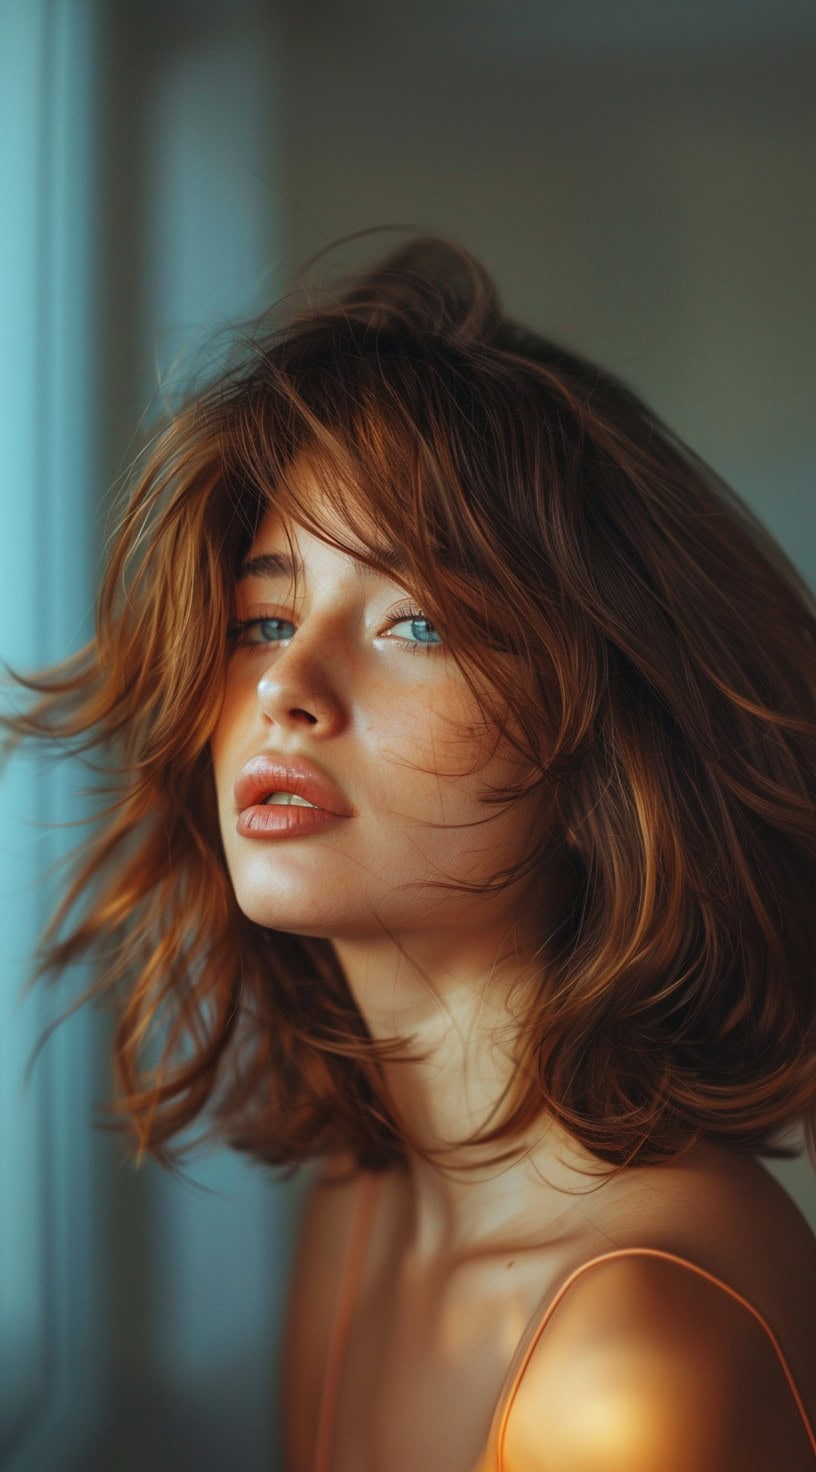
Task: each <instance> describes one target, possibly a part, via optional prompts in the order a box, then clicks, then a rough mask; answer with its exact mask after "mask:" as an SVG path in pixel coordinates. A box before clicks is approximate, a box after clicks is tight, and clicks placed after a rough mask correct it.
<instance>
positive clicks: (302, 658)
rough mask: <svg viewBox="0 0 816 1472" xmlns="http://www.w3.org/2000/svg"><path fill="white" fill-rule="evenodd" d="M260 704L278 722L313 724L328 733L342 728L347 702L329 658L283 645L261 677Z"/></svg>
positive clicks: (258, 688)
mask: <svg viewBox="0 0 816 1472" xmlns="http://www.w3.org/2000/svg"><path fill="white" fill-rule="evenodd" d="M334 665H335V670H336V669H337V668H338V666H337V662H336V661H334ZM257 690H258V705H259V707H260V709H261V712H262V713H263V715H265V716H266V717H267V718H268V719H269V720H270V721H273V722H274V723H275V724H276V725H278V726H282V727H286V726H289V725H294V726H309V727H311V728H319V729H320V730H321V731H325V732H326V734H331V733H333V732H335V731H338V730H340V729H342V726H343V725H344V723H345V720H346V713H345V704H344V702H343V701H342V699H341V698H340V696H339V693H338V690H337V685H336V681H332V679H331V678H330V675H329V670H328V668H327V666H326V663H325V661H319V660H318V659H317V658H314V657H313V658H307V656H306V655H305V653H304V646H303V645H301V647H300V650H296V649H295V648H294V647H291V641H290V645H289V646H285V647H282V648H281V649H279V650H278V651H277V652H276V653H275V656H274V659H273V660H272V661H271V662H270V664H269V665H268V666H267V668H266V669H265V670H264V672H263V674H262V675H261V677H260V679H259V680H258V686H257Z"/></svg>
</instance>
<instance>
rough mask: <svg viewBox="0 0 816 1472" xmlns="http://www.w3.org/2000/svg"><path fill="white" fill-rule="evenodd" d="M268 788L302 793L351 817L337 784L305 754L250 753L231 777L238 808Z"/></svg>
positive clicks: (320, 805) (328, 809) (329, 809)
mask: <svg viewBox="0 0 816 1472" xmlns="http://www.w3.org/2000/svg"><path fill="white" fill-rule="evenodd" d="M270 792H292V793H294V795H295V797H304V798H305V799H306V801H307V802H312V803H314V805H315V807H318V808H323V809H324V811H325V812H327V813H336V814H337V815H338V816H339V817H344V818H350V817H351V808H350V807H349V804H348V803H347V801H346V799H345V798H344V796H343V794H342V792H341V791H340V789H339V787H337V786H335V784H334V782H332V780H331V778H330V777H328V776H327V775H326V773H325V772H322V771H321V770H320V768H319V767H317V766H315V764H314V762H310V761H307V760H306V759H305V757H301V756H277V755H276V754H275V753H273V752H266V751H262V752H259V753H258V755H257V756H253V757H250V759H249V761H248V762H247V763H246V765H245V766H243V767H242V768H241V770H240V772H239V773H238V776H237V778H236V780H235V802H236V805H237V808H238V811H239V812H242V811H243V809H244V808H249V807H252V805H253V803H257V802H263V799H264V798H265V797H268V796H269V794H270Z"/></svg>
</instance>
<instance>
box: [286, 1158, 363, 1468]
mask: <svg viewBox="0 0 816 1472" xmlns="http://www.w3.org/2000/svg"><path fill="white" fill-rule="evenodd" d="M361 1174H362V1172H361V1171H360V1170H359V1168H357V1166H356V1162H355V1160H354V1159H353V1157H352V1156H351V1155H350V1154H349V1155H336V1156H332V1157H331V1158H327V1159H326V1160H324V1161H323V1162H322V1163H321V1166H320V1168H319V1169H318V1172H317V1174H316V1175H315V1177H314V1179H313V1180H312V1181H311V1183H310V1185H309V1187H308V1188H307V1191H306V1194H305V1197H304V1200H303V1205H302V1210H301V1217H300V1222H299V1227H298V1234H297V1246H296V1250H295V1257H294V1264H293V1269H292V1274H291V1278H290V1282H289V1290H288V1296H287V1308H286V1315H285V1319H284V1330H283V1342H282V1357H281V1362H282V1373H281V1400H282V1410H283V1433H284V1445H285V1465H286V1469H287V1472H306V1469H307V1468H308V1467H309V1466H310V1463H311V1453H312V1438H313V1436H314V1431H315V1420H316V1417H317V1408H318V1404H319V1396H320V1387H321V1384H322V1380H323V1373H324V1370H325V1366H326V1358H327V1355H328V1350H329V1335H330V1333H331V1326H332V1317H333V1309H334V1305H335V1302H336V1299H337V1293H338V1291H339V1287H340V1279H341V1275H342V1272H343V1265H344V1262H345V1247H346V1245H347V1243H348V1240H349V1236H350V1233H351V1229H352V1217H353V1213H354V1206H355V1201H356V1199H357V1192H358V1189H359V1184H360V1177H361Z"/></svg>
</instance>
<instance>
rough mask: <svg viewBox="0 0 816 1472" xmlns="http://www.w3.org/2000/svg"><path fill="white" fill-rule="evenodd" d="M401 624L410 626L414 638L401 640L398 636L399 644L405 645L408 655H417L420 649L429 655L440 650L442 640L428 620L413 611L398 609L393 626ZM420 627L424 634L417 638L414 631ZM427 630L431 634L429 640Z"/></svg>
mask: <svg viewBox="0 0 816 1472" xmlns="http://www.w3.org/2000/svg"><path fill="white" fill-rule="evenodd" d="M402 623H405V624H410V625H411V630H412V633H413V635H414V637H413V638H411V639H403V638H402V637H401V636H398V637H399V642H400V644H405V646H406V648H407V649H408V651H409V653H411V654H417V653H419V651H420V649H422V650H425V651H427V653H429V654H430V653H431V651H432V650H433V649H440V648H442V639H441V635H440V634H439V631H438V629H435V628H434V626H433V624H432V623H431V621H430V619H427V618H425V615H424V614H422V613H415V612H414V611H413V609H408V610H405V609H398V610H397V616H396V618H395V620H394V624H402ZM394 624H392V625H391V627H392V628H393V627H394ZM421 625H424V628H425V632H424V633H421V634H420V635H419V637H417V635H416V630H417V629H419V628H420V626H421ZM428 630H430V633H431V638H430V639H429V638H427V637H426V636H427V633H428Z"/></svg>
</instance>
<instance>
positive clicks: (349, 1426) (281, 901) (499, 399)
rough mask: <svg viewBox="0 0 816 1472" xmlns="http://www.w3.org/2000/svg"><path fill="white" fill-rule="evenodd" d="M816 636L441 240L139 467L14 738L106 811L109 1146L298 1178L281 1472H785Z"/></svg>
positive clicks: (742, 535) (803, 1286)
mask: <svg viewBox="0 0 816 1472" xmlns="http://www.w3.org/2000/svg"><path fill="white" fill-rule="evenodd" d="M815 614H816V609H815V608H814V601H813V597H812V595H811V593H810V592H809V590H808V589H807V587H806V586H805V585H804V583H803V582H802V580H801V579H800V578H799V577H798V575H797V573H796V572H795V570H794V569H793V567H792V566H791V564H790V563H789V562H788V561H787V560H786V558H785V557H784V555H783V554H782V552H781V551H780V550H779V548H778V547H777V546H776V545H775V543H774V542H773V540H772V539H771V538H770V537H769V535H768V534H767V532H765V531H764V530H763V528H762V527H761V526H760V525H759V523H757V522H756V521H755V519H754V518H753V517H752V516H751V515H750V513H749V512H748V511H747V509H746V508H745V507H744V506H743V505H742V503H741V502H740V501H739V500H738V499H737V497H736V496H734V495H733V493H731V492H729V491H728V490H727V488H726V487H724V486H723V485H722V484H721V483H719V482H718V481H717V479H716V477H715V476H714V475H713V473H712V472H711V471H710V470H708V469H707V468H706V467H705V466H704V465H702V464H701V463H700V462H699V461H698V460H696V459H695V458H694V457H693V456H692V455H691V453H690V452H689V451H688V450H686V449H685V448H684V447H683V446H681V445H680V444H679V443H678V441H677V440H676V439H675V438H674V437H673V436H672V435H671V434H670V433H669V431H668V430H667V429H665V427H664V426H662V425H661V424H660V423H659V421H658V420H657V419H656V418H655V416H654V415H653V414H652V413H651V412H650V411H649V410H648V409H647V408H646V407H645V406H644V405H643V404H642V403H641V402H640V400H639V399H638V398H637V397H636V396H635V395H634V394H633V393H631V392H630V391H629V390H628V389H626V388H624V387H623V386H622V385H621V384H620V383H618V382H617V381H616V380H614V379H613V378H611V377H610V376H609V375H608V374H606V373H604V372H602V371H601V370H599V369H598V368H596V367H593V366H592V365H590V364H588V363H586V362H584V361H582V360H581V359H579V358H578V357H576V356H574V355H572V354H570V353H567V352H565V351H563V350H561V349H559V348H556V347H554V346H553V345H552V344H550V343H548V342H546V341H544V340H543V339H541V338H539V337H537V336H536V335H534V334H533V333H531V332H528V331H526V330H525V329H523V328H522V327H520V326H519V325H518V324H516V323H515V322H513V321H511V320H509V319H507V318H505V317H503V316H502V314H501V312H500V309H499V304H498V300H497V297H496V294H495V291H494V288H493V285H492V283H491V281H490V279H489V278H488V276H487V274H486V273H485V271H484V270H483V268H482V267H481V266H480V265H479V264H478V263H477V262H476V261H474V260H473V258H472V257H471V256H470V255H469V254H468V253H467V252H466V251H464V250H462V249H461V248H460V247H457V246H455V245H451V244H449V243H447V242H444V241H439V240H434V239H415V240H412V241H410V242H409V243H408V244H407V245H405V246H403V247H402V248H401V249H399V250H397V251H395V252H393V253H392V254H391V255H390V256H389V257H388V258H387V259H385V260H384V261H382V262H381V263H380V264H379V265H377V266H375V267H374V268H372V269H371V270H370V271H368V272H367V273H363V274H362V275H361V276H359V277H358V278H356V279H355V280H354V281H352V282H351V283H350V284H349V283H346V285H345V288H344V290H343V291H342V292H340V293H339V294H338V295H336V296H335V297H333V298H332V299H330V300H328V301H322V302H321V301H317V303H315V304H312V305H311V306H308V307H306V308H304V310H303V311H302V312H301V313H300V315H297V314H295V315H294V316H292V317H290V319H289V320H288V321H287V322H285V323H284V324H283V326H282V327H280V328H279V329H278V330H277V331H274V332H272V331H269V330H267V328H266V327H265V328H264V333H263V335H258V336H256V338H255V339H254V341H253V343H252V351H251V352H250V353H249V354H248V355H245V356H244V360H243V361H242V362H241V363H240V364H238V365H237V366H235V367H233V368H230V369H228V370H227V371H225V372H223V373H222V374H221V376H220V377H219V378H218V380H217V381H216V382H215V383H214V384H213V385H212V386H211V387H210V388H209V389H208V390H207V391H204V392H201V393H199V394H197V395H195V396H194V397H193V398H192V399H191V400H190V401H189V402H188V403H186V404H185V405H182V406H181V407H180V408H179V410H178V412H177V413H175V414H174V415H173V416H172V417H171V419H170V421H169V423H168V424H167V426H166V427H165V428H164V430H163V431H162V433H161V434H160V435H159V436H158V437H157V439H156V441H155V443H154V444H153V446H152V448H151V450H150V453H149V455H148V456H147V457H146V460H145V463H144V464H143V465H142V466H141V468H140V472H139V475H138V477H137V479H136V482H135V484H134V486H133V489H132V492H131V495H130V499H129V503H128V505H127V506H126V508H125V510H124V512H123V514H122V516H121V519H120V523H119V526H118V528H117V531H116V534H115V536H114V538H113V540H112V545H111V552H110V558H109V563H108V566H107V570H106V573H105V577H104V581H103V584H102V588H101V591H100V597H99V604H98V624H97V637H96V639H95V641H94V642H93V643H92V644H91V645H89V646H87V647H86V648H85V649H84V650H82V651H80V652H79V653H78V654H77V655H76V656H74V657H73V658H72V659H70V660H68V661H66V662H65V664H64V665H63V666H60V667H59V668H58V669H56V670H49V671H45V672H43V673H41V674H40V675H38V676H33V677H28V678H26V679H24V677H22V676H18V677H17V678H19V679H23V680H24V683H26V684H27V685H28V687H29V688H30V689H31V690H34V691H36V692H38V696H39V698H38V700H37V701H36V702H35V703H34V704H33V705H32V707H31V709H30V711H29V712H28V713H27V714H26V715H24V716H21V717H17V718H15V719H11V720H7V725H8V726H9V727H10V728H12V738H11V739H12V740H13V739H16V738H17V737H19V736H20V735H24V734H25V735H35V736H41V737H51V738H57V739H59V740H61V741H63V742H65V741H70V740H77V741H79V742H80V744H81V746H82V747H83V748H85V747H87V746H89V745H92V744H94V743H97V744H100V745H102V746H103V747H104V749H105V750H106V751H108V752H109V753H110V756H109V760H110V763H111V765H112V766H113V768H114V770H115V771H116V772H118V773H119V780H120V794H119V797H118V801H117V802H116V803H115V804H114V805H113V806H112V807H111V808H110V809H109V812H108V817H107V821H106V824H105V826H104V827H103V829H102V830H101V832H100V833H99V835H98V836H97V837H96V838H94V839H93V841H92V842H91V843H90V844H89V851H88V853H87V855H86V857H85V862H84V864H83V867H82V868H81V870H80V872H79V873H78V874H77V876H76V878H75V879H74V881H73V883H72V885H71V887H70V889H69V891H68V893H67V894H66V896H65V900H64V902H63V904H62V906H61V908H60V910H59V911H58V913H57V914H56V916H55V917H54V920H53V921H52V923H51V926H50V927H49V930H48V931H47V932H46V937H45V939H46V949H45V952H44V960H43V963H42V965H41V967H40V972H42V973H43V974H45V973H48V972H51V973H56V972H59V971H60V970H61V969H62V968H63V967H64V966H66V965H67V964H69V963H70V962H72V961H73V960H75V959H76V958H77V957H78V956H79V955H81V954H83V953H85V952H87V951H89V950H96V951H98V953H99V954H100V957H101V963H102V964H101V969H100V975H99V980H98V982H97V983H96V985H95V988H94V990H95V992H97V993H98V992H100V991H102V990H105V989H118V990H119V992H120V997H121V1001H120V1015H119V1021H118V1027H117V1031H116V1037H115V1059H114V1062H115V1067H116V1077H117V1085H118V1094H117V1098H116V1100H115V1101H114V1104H113V1108H114V1110H115V1111H116V1112H118V1113H119V1114H121V1115H122V1116H124V1119H125V1121H126V1125H127V1126H129V1127H130V1128H131V1129H132V1131H133V1133H134V1135H135V1138H136V1141H137V1157H138V1158H141V1157H142V1156H143V1155H144V1154H145V1153H146V1152H150V1153H152V1154H153V1155H154V1156H155V1157H156V1158H157V1159H159V1160H161V1161H163V1162H164V1163H165V1164H169V1163H170V1162H171V1161H172V1154H171V1152H170V1151H169V1150H168V1148H167V1146H168V1142H170V1141H171V1140H172V1138H173V1137H174V1136H176V1135H177V1134H178V1133H179V1132H180V1131H181V1130H182V1129H183V1128H184V1127H185V1126H186V1125H188V1124H189V1122H190V1121H191V1120H192V1119H193V1118H195V1117H197V1116H198V1115H199V1114H200V1113H201V1112H202V1110H203V1109H204V1108H205V1106H208V1107H209V1108H211V1109H212V1111H213V1118H214V1124H213V1127H212V1130H211V1134H220V1135H221V1136H222V1137H223V1138H226V1139H227V1140H228V1141H229V1142H230V1143H231V1144H232V1145H233V1146H234V1147H235V1148H238V1149H242V1150H246V1151H249V1152H251V1153H252V1154H253V1155H254V1156H255V1157H257V1158H259V1159H261V1160H264V1161H266V1162H268V1163H270V1164H272V1165H275V1166H278V1167H285V1168H287V1169H288V1170H290V1171H291V1170H293V1169H295V1168H296V1167H297V1166H298V1165H301V1164H302V1163H304V1162H306V1161H308V1160H317V1161H318V1162H319V1171H318V1176H317V1178H316V1181H315V1183H314V1185H313V1187H312V1189H311V1192H310V1194H309V1196H308V1199H307V1205H306V1210H305V1216H304V1219H303V1222H302V1227H301V1235H300V1242H299V1249H298V1254H297V1262H296V1268H295V1274H294V1280H293V1283H292V1286H291V1291H290V1306H289V1314H288V1320H287V1326H286V1342H285V1356H284V1359H285V1371H284V1384H283V1408H284V1420H285V1437H286V1449H287V1468H288V1472H328V1469H332V1472H352V1469H354V1472H408V1469H411V1472H415V1469H416V1468H420V1467H421V1468H423V1469H425V1472H443V1469H444V1472H500V1469H501V1472H579V1469H581V1472H583V1469H589V1468H591V1469H592V1472H619V1469H625V1472H657V1469H660V1472H733V1469H736V1468H739V1469H749V1468H750V1469H755V1472H772V1469H774V1472H777V1469H779V1468H782V1467H784V1468H786V1469H788V1472H800V1469H801V1472H805V1469H812V1468H813V1467H815V1466H816V1435H815V1434H814V1427H816V1240H814V1237H813V1234H812V1233H811V1231H810V1229H809V1227H808V1226H807V1224H806V1222H805V1221H804V1219H803V1217H802V1216H801V1214H800V1213H799V1211H798V1210H797V1208H796V1207H795V1206H794V1204H793V1203H792V1201H791V1200H790V1199H789V1198H788V1196H787V1195H786V1193H785V1192H784V1191H783V1190H782V1189H781V1187H779V1186H778V1185H777V1184H776V1182H775V1180H774V1178H773V1177H772V1176H771V1175H770V1174H769V1173H768V1171H767V1170H766V1169H765V1168H764V1167H763V1166H762V1165H761V1164H760V1162H759V1160H758V1158H757V1157H758V1156H761V1155H765V1156H771V1157H772V1156H784V1155H790V1154H791V1153H795V1152H794V1151H792V1150H791V1149H790V1148H789V1147H787V1146H785V1145H783V1144H782V1143H780V1137H781V1136H782V1135H784V1134H786V1133H787V1132H788V1131H789V1129H790V1127H791V1126H793V1125H796V1124H797V1123H803V1124H804V1127H805V1139H806V1142H807V1147H808V1152H809V1155H810V1157H811V1159H812V1160H813V1161H814V1163H816V1130H815V1129H814V1122H815V1121H816V987H814V965H813V955H814V948H815V943H816V916H814V910H813V906H812V902H811V901H812V886H813V879H814V873H815V872H816V781H815V780H814V773H815V772H816V763H814V755H815V754H816V744H815V743H814V738H816V718H815V713H814V693H816V642H815V641H814V635H816V616H815ZM416 656H419V657H416ZM80 738H81V741H80ZM91 886H94V900H93V903H92V905H91V906H90V908H89V910H88V913H87V915H86V916H85V918H83V919H82V920H81V921H80V922H79V923H78V924H76V925H75V926H74V928H73V930H72V931H71V932H70V933H69V934H68V935H67V936H65V937H63V938H61V939H58V938H57V936H58V932H59V928H60V926H61V925H62V923H63V921H64V919H65V917H66V915H67V914H68V912H69V910H70V909H71V907H72V905H73V904H74V902H75V901H76V900H77V899H78V898H79V896H80V895H82V894H83V893H85V892H86V890H88V889H89V888H90V887H91ZM159 1026H164V1027H165V1029H166V1032H165V1047H164V1051H163V1054H162V1056H161V1058H160V1060H159V1062H158V1064H156V1065H155V1066H154V1067H152V1068H148V1067H147V1065H146V1063H145V1062H144V1059H143V1053H144V1048H145V1041H146V1036H147V1034H148V1031H149V1030H151V1029H152V1030H154V1031H155V1030H156V1029H157V1028H158V1027H159Z"/></svg>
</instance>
